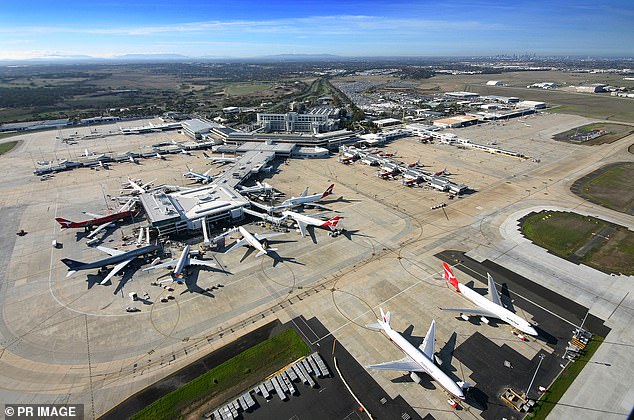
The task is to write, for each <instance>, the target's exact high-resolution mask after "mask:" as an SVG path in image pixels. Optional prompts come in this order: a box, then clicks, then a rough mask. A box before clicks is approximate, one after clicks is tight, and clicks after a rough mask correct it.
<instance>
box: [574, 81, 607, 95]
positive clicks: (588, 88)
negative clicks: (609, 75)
mask: <svg viewBox="0 0 634 420" xmlns="http://www.w3.org/2000/svg"><path fill="white" fill-rule="evenodd" d="M606 86H607V85H606V84H603V83H593V84H591V85H585V86H577V92H582V93H598V92H604V91H605V87H606Z"/></svg>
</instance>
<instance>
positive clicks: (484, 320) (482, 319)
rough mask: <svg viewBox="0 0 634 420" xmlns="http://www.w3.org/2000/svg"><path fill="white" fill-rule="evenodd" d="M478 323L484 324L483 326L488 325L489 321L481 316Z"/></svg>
mask: <svg viewBox="0 0 634 420" xmlns="http://www.w3.org/2000/svg"><path fill="white" fill-rule="evenodd" d="M480 321H482V322H484V323H485V324H487V325H489V319H488V318H485V317H483V316H481V317H480Z"/></svg>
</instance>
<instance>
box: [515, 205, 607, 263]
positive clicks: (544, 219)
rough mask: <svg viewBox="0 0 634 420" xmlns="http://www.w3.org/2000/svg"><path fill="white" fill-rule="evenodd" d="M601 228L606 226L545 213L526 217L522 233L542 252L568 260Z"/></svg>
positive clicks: (583, 218) (579, 217) (569, 215)
mask: <svg viewBox="0 0 634 420" xmlns="http://www.w3.org/2000/svg"><path fill="white" fill-rule="evenodd" d="M605 226H607V223H606V222H604V221H602V220H599V219H595V218H592V217H587V216H582V215H580V214H576V213H563V212H552V211H548V212H541V213H537V214H533V215H529V216H527V217H526V218H525V219H524V221H523V223H522V233H523V234H524V235H525V236H526V237H527V238H528V239H530V240H531V241H533V242H534V243H535V244H537V245H539V246H541V247H542V248H546V249H548V250H549V251H552V252H554V253H555V254H557V255H559V256H560V257H563V258H568V257H570V256H571V255H572V254H573V253H574V252H575V251H576V250H577V249H578V248H580V247H581V246H582V245H583V244H585V243H586V242H587V241H589V240H590V239H591V238H592V234H593V233H597V232H599V231H600V230H601V229H602V228H603V227H605Z"/></svg>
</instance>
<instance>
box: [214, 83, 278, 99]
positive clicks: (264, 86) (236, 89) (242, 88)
mask: <svg viewBox="0 0 634 420" xmlns="http://www.w3.org/2000/svg"><path fill="white" fill-rule="evenodd" d="M272 87H273V85H271V84H270V83H237V84H234V85H229V86H227V88H226V89H225V92H226V94H227V95H230V96H238V95H250V94H253V93H260V92H263V91H265V90H268V89H271V88H272Z"/></svg>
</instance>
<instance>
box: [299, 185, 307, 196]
mask: <svg viewBox="0 0 634 420" xmlns="http://www.w3.org/2000/svg"><path fill="white" fill-rule="evenodd" d="M307 195H308V187H306V189H304V192H303V193H301V194H300V195H299V196H300V197H306V196H307Z"/></svg>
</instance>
